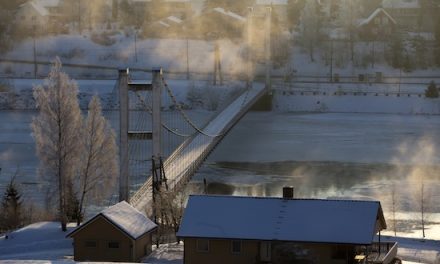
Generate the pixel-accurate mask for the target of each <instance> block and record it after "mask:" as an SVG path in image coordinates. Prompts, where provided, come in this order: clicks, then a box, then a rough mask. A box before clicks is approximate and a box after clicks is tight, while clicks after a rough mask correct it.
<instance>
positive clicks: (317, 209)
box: [177, 196, 386, 245]
mask: <svg viewBox="0 0 440 264" xmlns="http://www.w3.org/2000/svg"><path fill="white" fill-rule="evenodd" d="M384 228H386V224H385V220H384V217H383V213H382V209H381V206H380V202H376V201H351V200H319V199H283V198H263V197H237V196H191V197H190V198H189V201H188V205H187V208H186V210H185V214H184V217H183V220H182V223H181V226H180V230H179V232H178V234H177V235H178V236H179V237H193V238H197V237H200V238H224V239H249V240H280V241H296V242H314V243H338V244H357V245H368V244H371V243H372V240H373V236H374V235H375V234H376V233H377V231H379V230H381V229H384Z"/></svg>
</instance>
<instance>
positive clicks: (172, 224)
mask: <svg viewBox="0 0 440 264" xmlns="http://www.w3.org/2000/svg"><path fill="white" fill-rule="evenodd" d="M187 197H188V195H187V194H186V193H185V192H179V193H178V194H176V193H175V192H173V191H168V190H162V191H161V192H159V193H158V194H156V199H155V206H154V209H155V212H156V223H157V224H158V225H159V228H158V231H157V232H156V241H155V242H156V245H157V246H159V244H160V243H161V242H163V241H164V238H165V236H167V235H168V236H170V235H171V236H173V235H175V234H176V233H177V231H179V227H180V222H181V220H182V217H183V211H184V208H185V204H186V200H187ZM173 233H174V234H173ZM177 242H178V243H179V242H180V241H179V240H178V241H177Z"/></svg>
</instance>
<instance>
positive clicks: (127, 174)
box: [114, 8, 272, 215]
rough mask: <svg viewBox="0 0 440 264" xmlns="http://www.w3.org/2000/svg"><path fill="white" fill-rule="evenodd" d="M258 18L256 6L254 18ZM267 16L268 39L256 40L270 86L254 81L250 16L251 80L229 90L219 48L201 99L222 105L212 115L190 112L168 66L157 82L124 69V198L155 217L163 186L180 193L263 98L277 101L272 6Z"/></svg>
mask: <svg viewBox="0 0 440 264" xmlns="http://www.w3.org/2000/svg"><path fill="white" fill-rule="evenodd" d="M254 16H256V15H254V14H253V10H251V9H250V10H249V18H252V17H254ZM260 16H261V15H260ZM263 18H264V20H265V35H266V37H265V38H264V39H263V40H261V39H260V40H255V41H257V42H258V43H259V44H264V45H263V46H264V54H265V61H266V63H265V65H266V80H265V84H262V83H258V82H253V76H252V75H253V70H254V69H253V65H252V55H251V54H253V53H254V52H253V51H251V49H250V47H251V46H252V35H253V34H252V19H248V23H247V28H248V34H247V35H248V36H247V37H248V43H249V47H248V49H249V51H248V53H247V56H248V65H247V71H248V74H247V82H246V84H244V83H241V84H240V85H239V86H241V87H238V89H236V91H232V92H231V91H230V90H229V91H227V90H228V88H231V87H230V86H229V85H225V86H223V85H222V84H223V76H222V73H221V65H220V51H219V49H218V46H216V49H215V62H214V82H213V86H208V85H206V84H205V87H201V90H200V91H199V92H200V93H199V97H205V100H204V101H205V102H206V101H208V102H210V103H211V104H212V108H213V109H217V110H216V111H210V112H212V113H213V114H212V115H210V116H209V118H206V116H203V117H201V116H197V115H196V114H195V113H194V111H186V108H187V106H186V105H185V102H184V101H185V100H182V99H181V98H182V95H180V97H179V96H178V94H179V93H181V90H182V89H180V90H179V89H178V88H177V89H176V88H175V87H172V85H176V86H178V84H176V83H171V82H170V84H169V83H168V82H167V81H166V79H165V78H164V75H163V72H162V69H160V68H158V69H152V71H151V76H150V77H151V78H150V79H151V81H134V80H133V79H132V76H131V73H130V72H129V70H128V69H127V70H120V71H119V78H118V81H117V84H116V86H115V89H114V90H115V92H117V96H115V97H114V98H117V101H118V102H117V104H118V105H119V131H118V133H119V139H120V142H119V156H120V177H119V200H121V201H122V200H126V201H128V202H130V203H131V204H132V205H133V206H134V207H136V208H137V209H139V210H141V211H144V212H146V213H147V214H149V215H154V214H155V212H154V210H153V208H154V206H155V199H156V195H157V194H158V193H160V192H161V191H162V190H168V191H171V192H173V193H178V192H179V191H180V190H181V189H182V187H183V186H184V185H185V184H186V183H187V182H188V181H189V180H190V179H191V177H192V176H193V175H194V174H195V172H196V170H197V169H198V168H199V167H200V166H201V164H202V163H203V161H204V160H205V159H206V158H207V157H208V155H209V154H210V153H211V152H212V150H213V149H214V148H215V147H216V146H217V144H219V143H220V141H221V140H222V139H223V138H224V137H225V136H226V135H227V133H228V132H229V131H230V130H231V128H232V127H233V126H234V125H236V124H237V123H238V122H239V120H240V119H241V118H242V117H243V116H244V115H245V114H246V113H247V112H248V111H249V110H250V109H251V108H252V107H253V106H254V105H255V104H256V103H257V102H258V101H259V100H260V99H262V98H263V97H265V98H264V99H265V100H266V102H271V91H270V87H271V82H270V79H271V77H270V76H271V68H272V66H271V56H270V53H271V52H270V50H271V48H270V47H271V46H270V24H271V9H270V8H268V9H267V10H265V13H264V14H263ZM144 73H145V71H143V74H144ZM217 77H218V78H219V83H220V85H219V86H217V85H216V84H217V82H216V81H217ZM202 86H203V85H202ZM188 93H190V91H188ZM187 97H188V95H187ZM193 97H194V96H193ZM195 97H197V96H195ZM196 101H197V99H196Z"/></svg>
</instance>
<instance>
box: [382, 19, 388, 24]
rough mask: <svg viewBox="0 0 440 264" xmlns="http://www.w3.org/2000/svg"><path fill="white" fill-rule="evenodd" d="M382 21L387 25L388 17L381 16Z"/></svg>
mask: <svg viewBox="0 0 440 264" xmlns="http://www.w3.org/2000/svg"><path fill="white" fill-rule="evenodd" d="M382 23H383V24H384V25H387V24H388V18H387V17H384V18H382Z"/></svg>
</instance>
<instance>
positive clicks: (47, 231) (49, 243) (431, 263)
mask: <svg viewBox="0 0 440 264" xmlns="http://www.w3.org/2000/svg"><path fill="white" fill-rule="evenodd" d="M74 228H75V225H74V224H69V225H68V231H67V232H62V231H61V229H60V224H59V223H58V222H39V223H34V224H31V225H29V226H26V227H23V228H21V229H19V230H17V231H14V232H11V233H9V234H8V239H6V238H5V236H1V237H0V263H1V264H16V263H37V264H46V263H52V264H57V263H60V264H64V263H66V264H70V263H74V261H73V246H72V242H73V240H72V239H71V238H66V234H67V233H68V232H70V231H71V230H73V229H74ZM382 239H383V240H384V241H398V242H399V245H400V246H399V251H398V256H400V257H402V258H403V259H404V260H406V259H407V260H409V261H413V262H407V261H404V263H407V264H411V263H426V264H437V263H440V241H435V240H420V239H410V238H400V237H397V238H396V237H382ZM142 262H143V263H150V264H182V263H183V243H181V244H175V243H173V244H163V245H160V247H159V248H156V247H155V246H153V253H152V254H151V255H150V256H148V257H146V258H144V259H143V260H142Z"/></svg>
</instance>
